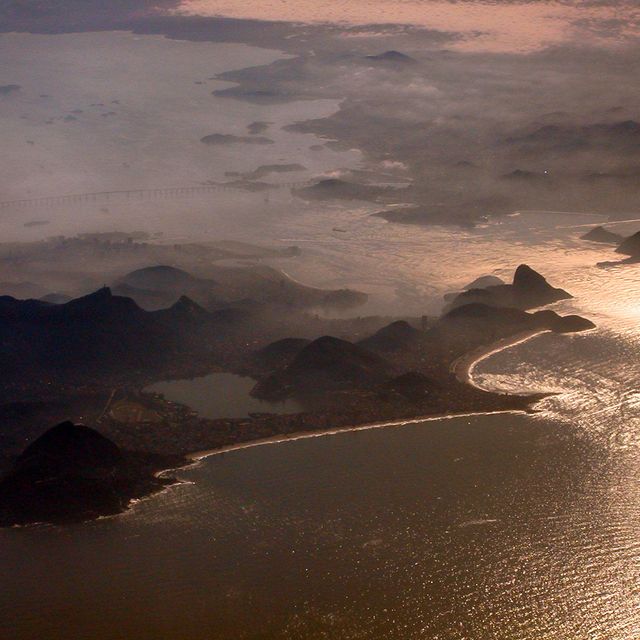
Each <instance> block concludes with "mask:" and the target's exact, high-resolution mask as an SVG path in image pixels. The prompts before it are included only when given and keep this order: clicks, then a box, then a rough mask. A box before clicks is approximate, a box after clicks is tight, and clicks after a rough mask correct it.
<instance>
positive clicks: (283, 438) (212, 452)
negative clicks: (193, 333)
mask: <svg viewBox="0 0 640 640" xmlns="http://www.w3.org/2000/svg"><path fill="white" fill-rule="evenodd" d="M506 413H513V414H526V413H528V412H527V411H525V410H523V409H501V410H498V411H470V412H466V413H440V414H437V415H432V416H429V415H427V416H422V417H419V418H407V419H405V420H392V421H390V422H369V423H366V424H360V425H353V426H348V427H335V428H333V429H322V430H320V431H292V432H291V433H289V434H285V435H282V434H279V435H277V436H270V437H267V438H258V439H257V440H248V441H247V442H242V443H239V444H230V445H227V446H224V447H219V448H217V449H204V450H202V451H194V452H193V453H188V454H186V455H185V459H186V460H187V464H185V465H184V466H182V467H175V468H174V469H166V470H164V471H160V472H159V473H165V471H174V470H179V469H184V468H186V467H188V466H191V464H194V463H198V462H200V461H201V460H204V459H205V458H209V457H210V456H217V455H221V454H223V453H231V452H233V451H241V450H242V449H250V448H252V447H262V446H265V445H269V444H283V443H285V442H294V441H296V440H308V439H310V438H321V437H325V436H334V435H339V434H341V433H353V432H356V431H371V430H374V429H386V428H391V427H404V426H406V425H410V424H419V423H421V422H436V421H438V420H453V419H455V418H470V417H474V416H492V415H502V414H506Z"/></svg>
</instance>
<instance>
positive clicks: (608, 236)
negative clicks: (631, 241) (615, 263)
mask: <svg viewBox="0 0 640 640" xmlns="http://www.w3.org/2000/svg"><path fill="white" fill-rule="evenodd" d="M580 239H581V240H589V241H590V242H602V243H604V244H620V243H621V242H622V241H623V240H624V237H623V236H621V235H618V234H617V233H613V232H612V231H608V230H607V229H605V228H604V227H594V228H593V229H591V230H590V231H588V232H587V233H585V234H584V235H583V236H580Z"/></svg>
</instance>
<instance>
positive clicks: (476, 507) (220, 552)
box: [0, 36, 640, 640]
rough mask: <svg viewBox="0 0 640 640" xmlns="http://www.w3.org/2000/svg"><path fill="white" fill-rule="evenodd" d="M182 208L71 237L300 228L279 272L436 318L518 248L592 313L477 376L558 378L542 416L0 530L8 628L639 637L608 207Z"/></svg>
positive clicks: (294, 445) (406, 435)
mask: <svg viewBox="0 0 640 640" xmlns="http://www.w3.org/2000/svg"><path fill="white" fill-rule="evenodd" d="M119 37H120V36H119ZM122 37H123V38H124V41H125V43H128V44H127V46H129V45H131V42H129V40H128V37H124V36H122ZM145 42H147V41H145ZM121 44H122V43H121ZM43 46H44V45H43ZM105 46H106V45H105ZM108 46H109V47H110V50H112V49H113V47H114V45H113V42H111V43H109V44H108ZM122 46H124V44H122ZM145 46H146V45H145ZM171 46H178V45H175V44H172V45H171ZM189 46H191V45H189ZM194 46H195V45H194ZM245 53H246V52H245ZM261 55H263V53H261ZM217 70H219V69H217ZM203 73H204V69H203ZM200 75H202V74H200ZM200 75H198V76H197V77H200ZM191 86H192V85H191V80H190V81H189V87H191ZM195 87H200V85H195ZM207 93H209V92H207ZM109 95H111V94H109ZM114 95H115V94H114ZM194 100H196V99H195V98H194ZM197 100H200V98H198V99H197ZM197 100H196V101H197ZM220 104H222V103H220ZM70 106H71V105H70ZM325 106H326V107H328V106H330V105H324V106H323V108H324V107H325ZM334 107H335V105H333V106H332V108H334ZM34 108H35V107H34ZM38 108H39V107H38ZM309 108H313V107H309ZM201 110H202V105H200V106H199V107H198V109H197V111H199V112H200V111H201ZM259 115H260V112H259V109H258V108H256V110H254V111H252V112H251V113H250V114H246V118H245V119H246V121H247V123H248V122H249V121H250V120H251V119H260V117H259ZM291 116H292V114H291V113H287V114H282V119H283V122H284V121H285V120H287V119H288V118H290V117H291ZM229 117H231V116H229ZM42 126H43V127H44V126H45V125H42ZM46 126H47V127H48V126H54V125H46ZM185 126H186V125H185ZM206 132H207V133H208V132H210V131H209V129H208V128H207V130H206ZM43 135H44V134H43ZM50 135H53V134H49V133H47V134H46V136H50ZM194 135H195V132H194ZM53 137H54V138H55V136H53ZM47 140H50V143H51V144H53V142H54V140H53V139H49V138H47ZM278 140H280V138H278ZM300 140H301V139H300ZM311 144H313V142H312V141H311V140H309V139H307V138H305V146H304V149H305V150H306V149H308V147H309V146H310V145H311ZM290 150H291V147H288V146H287V145H286V144H285V146H284V147H283V153H284V152H285V151H286V152H287V154H289V151H290ZM287 158H290V155H287ZM348 158H349V159H350V160H351V161H355V159H356V155H351V156H348ZM343 159H345V160H346V159H347V158H346V157H345V156H340V157H338V158H336V157H332V158H328V159H327V162H326V164H324V165H318V168H322V169H327V168H335V167H337V166H343V165H342V164H341V162H342V160H343ZM287 161H291V160H289V159H288V160H287ZM244 162H247V163H248V161H247V159H245V158H242V159H239V160H238V163H239V164H241V163H244ZM252 162H253V160H252ZM347 164H348V163H347ZM16 166H17V167H19V162H18V163H17V165H16ZM238 168H239V169H243V170H244V165H243V166H239V167H238ZM251 168H255V164H254V166H252V167H251V166H248V167H247V169H251ZM16 170H17V169H16ZM172 170H173V169H172V167H168V168H167V171H168V173H167V174H165V175H169V174H170V173H171V171H172ZM119 172H120V169H119V168H118V169H117V171H115V172H114V175H115V176H116V177H117V176H118V175H120V173H119ZM74 175H75V174H74ZM40 186H42V185H40ZM34 188H35V187H34ZM192 205H193V206H189V207H188V208H184V207H183V208H180V207H179V206H178V205H176V203H172V202H169V203H159V204H158V206H155V207H154V208H153V209H151V208H146V209H145V210H144V211H143V212H142V213H140V212H139V211H138V208H137V206H136V205H135V204H129V205H121V206H119V207H116V208H114V211H111V212H110V213H109V215H110V216H112V217H111V218H109V219H108V220H107V221H104V219H103V221H102V222H101V221H100V217H99V216H100V215H102V214H101V213H100V211H99V210H97V209H91V210H87V209H85V211H88V215H89V217H90V219H89V220H87V222H86V226H87V228H86V230H87V231H90V230H95V229H96V227H98V228H104V229H107V228H109V225H112V226H113V228H122V227H121V225H126V224H129V225H130V226H129V227H125V228H143V229H144V228H149V229H153V227H154V226H155V227H156V228H163V229H164V230H165V232H166V234H167V238H168V239H169V240H170V241H173V240H177V239H194V238H197V239H199V240H201V239H218V238H220V237H242V238H243V239H246V240H255V241H261V242H269V243H280V244H282V245H285V244H298V245H299V246H301V247H302V248H303V253H302V256H301V257H300V258H296V259H290V260H283V261H282V262H281V264H280V266H281V267H282V268H284V269H285V270H287V272H288V273H290V274H291V275H292V276H294V277H296V278H299V279H301V280H303V281H305V282H310V283H312V284H317V285H322V286H336V285H347V284H348V285H352V286H358V287H359V288H361V289H363V290H365V291H368V292H369V293H372V294H373V296H372V299H373V302H372V303H371V305H370V306H369V307H368V308H367V309H364V310H363V313H364V312H366V311H378V310H380V311H384V312H388V313H393V312H395V313H398V312H402V313H406V312H415V313H420V312H422V311H423V310H424V309H425V308H427V309H428V310H432V311H434V312H435V311H437V310H438V308H439V306H440V304H441V296H442V294H443V293H445V292H447V291H451V290H455V289H456V288H458V287H461V286H463V285H464V284H466V283H467V282H468V281H470V280H472V279H473V278H475V277H476V276H478V275H482V274H488V273H494V274H497V275H500V276H503V277H505V278H509V277H510V276H511V274H512V272H513V269H514V268H515V267H516V266H517V264H519V263H520V262H523V261H526V262H528V263H529V264H531V265H532V266H533V267H534V268H537V269H539V270H540V271H542V272H543V273H544V274H545V275H546V276H547V277H548V278H549V280H550V281H551V282H552V283H553V284H556V285H558V286H562V287H564V288H566V289H567V290H569V291H570V292H571V293H573V294H574V295H575V296H576V297H575V298H574V299H573V300H571V301H568V302H564V303H561V304H558V305H556V307H554V308H556V309H557V310H559V311H563V312H578V313H581V314H583V315H585V316H587V317H590V318H591V319H593V320H594V321H595V322H596V323H597V325H598V328H597V329H596V330H594V331H592V332H588V333H585V334H581V335H575V336H557V335H552V334H545V335H543V336H540V337H537V338H535V339H533V340H531V341H529V342H526V343H524V344H522V345H519V346H517V347H514V348H513V349H509V350H507V351H504V352H502V353H499V354H496V355H493V356H492V357H491V358H489V359H487V360H483V361H482V362H480V363H478V365H477V366H476V367H475V369H474V371H473V377H474V380H475V382H476V383H477V384H479V385H481V386H485V387H487V388H497V389H501V390H517V391H522V390H527V391H539V390H544V391H556V392H558V395H556V396H554V397H552V398H549V399H547V400H545V401H543V402H542V403H540V404H539V406H538V408H539V410H540V412H539V413H538V414H535V415H527V416H525V415H491V416H477V417H471V418H469V417H465V418H455V419H449V420H441V421H430V422H425V423H422V424H417V425H408V426H403V427H398V428H389V429H379V430H371V431H360V432H357V433H347V434H341V435H334V436H331V437H321V438H312V439H308V440H299V441H295V442H288V443H283V444H278V445H269V446H262V447H256V448H252V449H246V450H241V451H235V452H232V453H227V454H225V455H222V456H215V457H210V458H208V459H205V460H204V461H203V462H202V463H201V464H200V465H198V466H196V467H192V468H190V469H188V470H182V471H180V472H179V473H178V475H179V477H180V478H181V479H182V480H184V481H185V483H184V484H181V485H178V486H175V487H172V488H171V489H169V490H167V491H166V492H164V493H163V494H161V495H158V496H155V497H152V498H150V499H148V500H144V501H142V502H140V503H138V504H136V505H135V506H134V508H133V509H132V510H131V511H129V512H128V513H127V514H125V515H123V516H120V517H116V518H109V519H103V520H99V521H96V522H93V523H87V524H83V525H77V526H72V527H64V528H55V527H35V528H26V529H14V530H3V531H0V566H2V569H3V573H2V578H0V636H1V637H7V638H12V639H14V638H15V639H17V640H20V639H29V640H30V639H31V638H35V637H37V638H42V639H56V640H58V639H60V638H64V639H66V638H88V637H91V638H96V639H98V640H101V639H105V640H106V639H110V640H111V639H114V640H115V639H121V638H136V639H138V638H140V639H146V638H149V639H154V640H155V639H157V638H172V639H173V638H189V639H193V640H200V639H203V640H204V639H205V638H206V639H211V638H224V639H227V638H234V639H236V638H238V639H242V638H251V639H257V638H274V639H275V638H292V639H298V638H305V639H307V638H309V639H314V638H346V639H358V638H367V639H374V638H375V639H378V638H392V639H398V640H405V639H413V638H425V639H429V640H431V639H434V640H444V639H447V640H449V639H455V640H478V639H482V640H484V639H496V640H503V639H508V640H541V639H542V640H583V639H584V640H594V639H595V640H636V639H637V638H638V637H640V613H639V612H640V591H639V584H640V561H639V554H640V509H639V507H638V505H639V502H640V477H639V473H638V453H639V452H638V448H639V444H640V437H639V435H640V434H639V431H640V393H639V392H638V390H637V388H636V387H637V380H638V379H640V357H639V356H640V338H639V337H638V329H637V327H638V321H639V320H640V301H639V298H638V293H637V292H638V282H639V279H640V267H639V266H619V267H615V268H611V269H601V268H599V267H597V266H596V263H597V262H600V261H604V260H611V259H615V257H614V254H613V253H612V251H611V250H610V249H609V248H607V247H598V246H594V245H587V244H586V243H584V242H582V241H580V240H578V235H579V234H580V233H582V232H584V230H585V229H584V227H582V226H580V225H585V224H589V223H595V222H598V221H600V220H601V218H599V217H595V216H587V215H584V216H573V215H549V214H531V213H521V215H519V216H515V217H511V218H506V219H502V220H499V221H496V222H493V223H491V224H490V225H488V226H487V227H485V228H480V229H476V230H458V229H446V228H431V229H429V228H417V227H402V226H394V225H388V224H386V223H384V222H382V221H381V220H379V219H375V218H371V217H369V215H368V214H369V213H371V210H370V209H369V208H368V207H366V206H364V205H362V206H338V205H335V206H325V205H317V204H313V205H312V204H304V203H302V202H301V201H299V200H297V199H293V198H291V197H290V196H289V195H288V193H279V194H274V195H273V196H272V197H271V198H270V201H269V202H268V203H267V202H264V197H263V196H262V195H255V194H227V195H225V196H222V197H221V198H219V199H216V201H215V206H212V203H211V201H210V200H206V199H203V200H201V201H200V202H198V201H197V200H196V201H194V202H193V203H192ZM178 210H180V212H181V215H180V216H176V211H178ZM256 211H258V212H259V215H256ZM134 212H135V213H136V215H135V217H133V216H132V213H134ZM54 213H55V212H54ZM77 213H78V211H74V210H73V208H72V209H71V210H69V211H66V212H59V213H58V217H54V216H52V218H53V221H52V223H51V224H52V228H53V229H55V230H56V231H58V230H63V231H64V230H67V229H70V228H72V224H73V221H74V220H76V221H77V219H78V216H77ZM104 215H106V214H104ZM74 216H75V217H74ZM248 221H250V222H251V224H247V223H248ZM3 225H5V226H4V228H6V229H9V228H14V229H15V228H16V226H17V225H19V221H18V219H17V218H16V219H14V220H13V221H11V220H9V219H7V220H5V221H4V222H3ZM11 225H13V227H11ZM101 225H102V226H101ZM336 226H338V227H339V228H341V229H344V230H345V231H344V232H335V231H334V228H335V227H336ZM83 230H85V229H83ZM635 230H636V229H635V228H633V225H629V226H628V227H627V228H623V229H621V231H626V232H630V231H635ZM29 233H31V232H29ZM33 233H36V232H35V231H34V232H33ZM37 233H40V234H41V233H42V232H41V231H37ZM461 256H464V260H461V259H460V257H461Z"/></svg>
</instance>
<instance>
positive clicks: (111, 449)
mask: <svg viewBox="0 0 640 640" xmlns="http://www.w3.org/2000/svg"><path fill="white" fill-rule="evenodd" d="M171 462H175V461H169V460H161V459H160V458H158V457H154V456H149V455H146V456H145V455H141V454H132V453H129V452H124V451H122V450H120V448H119V447H118V446H117V445H115V444H114V443H113V442H111V440H109V439H107V438H105V437H104V436H102V435H101V434H99V433H98V432H97V431H94V430H93V429H90V428H88V427H85V426H82V425H74V424H73V423H71V422H63V423H62V424H59V425H57V426H56V427H53V428H52V429H49V430H48V431H46V432H45V433H44V434H43V435H42V436H40V437H39V438H38V439H37V440H35V441H34V442H32V443H31V444H30V445H29V446H28V447H27V448H26V449H25V450H24V452H23V453H22V454H21V455H20V456H19V457H18V459H17V460H16V462H15V464H14V466H13V469H12V470H11V471H10V472H9V474H8V475H7V476H6V477H4V478H3V479H2V480H1V481H0V526H11V525H14V524H29V523H38V522H54V523H61V522H69V521H79V520H86V519H89V518H94V517H97V516H101V515H109V514H114V513H119V512H120V511H122V510H123V509H125V508H126V506H127V504H128V503H129V501H130V500H131V499H133V498H136V497H140V496H142V495H144V494H147V493H151V492H153V491H157V490H159V489H160V488H162V487H163V486H165V485H166V484H167V482H168V481H167V480H161V479H158V478H156V477H155V475H154V473H153V472H154V470H156V469H158V468H160V467H162V466H169V464H170V463H171Z"/></svg>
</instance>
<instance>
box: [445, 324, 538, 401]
mask: <svg viewBox="0 0 640 640" xmlns="http://www.w3.org/2000/svg"><path fill="white" fill-rule="evenodd" d="M543 333H550V330H549V329H532V330H529V331H521V332H520V333H516V334H514V335H512V336H509V337H508V338H502V339H501V340H498V341H497V342H492V343H491V344H489V345H486V346H484V347H479V348H478V349H474V350H473V351H470V352H469V353H465V354H464V355H462V356H460V357H459V358H456V359H455V360H454V361H453V362H452V363H451V366H450V367H449V371H450V372H451V373H453V374H454V375H455V377H456V380H457V381H458V382H462V383H463V384H468V385H470V386H472V387H475V388H476V389H481V390H482V391H486V389H482V387H479V386H478V385H476V384H474V382H473V377H472V376H471V372H472V371H473V369H474V367H475V366H476V365H477V364H478V363H479V362H481V361H482V360H485V359H486V358H488V357H489V356H492V355H493V354H494V353H499V352H500V351H505V350H506V349H510V348H511V347H515V346H516V345H518V344H522V343H523V342H527V341H529V340H531V339H532V338H535V337H536V336H539V335H542V334H543Z"/></svg>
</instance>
